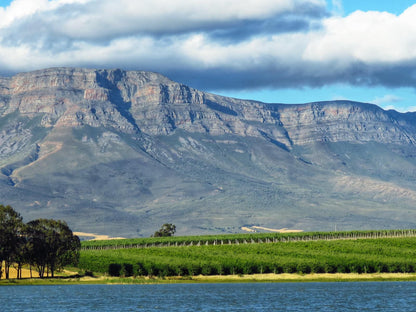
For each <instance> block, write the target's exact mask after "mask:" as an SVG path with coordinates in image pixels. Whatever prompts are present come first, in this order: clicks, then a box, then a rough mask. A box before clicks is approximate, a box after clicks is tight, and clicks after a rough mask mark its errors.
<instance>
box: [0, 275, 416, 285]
mask: <svg viewBox="0 0 416 312" xmlns="http://www.w3.org/2000/svg"><path fill="white" fill-rule="evenodd" d="M383 281H390V282H393V281H416V273H362V274H358V273H312V274H296V273H294V274H289V273H282V274H273V273H271V274H253V275H213V276H203V275H198V276H189V277H180V276H177V277H165V278H163V277H136V278H134V277H109V276H97V277H87V276H85V277H62V276H59V277H56V278H54V279H52V278H44V279H40V278H32V279H30V278H24V279H20V280H18V279H9V280H5V279H2V280H0V286H13V285H88V284H90V285H93V284H97V285H99V284H104V285H106V284H108V285H114V284H125V285H129V284H184V283H188V284H189V283H304V282H383Z"/></svg>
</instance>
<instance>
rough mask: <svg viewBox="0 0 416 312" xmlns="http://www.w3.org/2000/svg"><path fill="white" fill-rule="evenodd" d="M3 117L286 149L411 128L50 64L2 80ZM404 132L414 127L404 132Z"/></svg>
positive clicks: (370, 114)
mask: <svg viewBox="0 0 416 312" xmlns="http://www.w3.org/2000/svg"><path fill="white" fill-rule="evenodd" d="M0 99H1V102H0V103H1V112H2V116H5V115H7V114H10V113H12V112H15V111H18V112H19V113H21V114H24V115H28V116H35V115H36V114H42V115H43V120H42V125H43V126H45V127H50V126H59V127H79V126H83V125H89V126H92V127H99V126H105V127H114V128H115V129H117V130H120V131H123V132H126V133H133V132H134V131H141V132H143V133H147V134H150V135H166V134H170V133H172V132H173V131H175V129H183V130H186V131H191V132H200V133H210V134H213V135H224V134H237V135H241V136H252V137H261V136H265V135H266V136H267V137H269V138H271V139H274V140H277V141H279V142H282V143H283V144H285V145H287V146H290V145H292V144H300V145H301V144H308V143H311V142H316V141H330V142H342V141H354V142H356V141H362V142H368V141H376V142H381V143H387V142H389V143H392V142H393V143H404V144H407V143H414V142H415V138H414V136H413V130H414V127H413V126H412V124H411V123H409V122H407V121H406V120H401V119H400V118H394V117H393V116H391V115H389V113H388V112H385V111H383V110H382V109H380V108H378V107H376V106H374V105H370V104H362V103H353V102H347V101H338V102H330V103H329V102H328V103H311V104H304V105H276V104H264V103H259V102H253V101H243V100H237V99H232V98H225V97H220V96H216V95H213V94H209V93H204V92H200V91H198V90H195V89H192V88H189V87H187V86H184V85H181V84H179V83H176V82H173V81H171V80H169V79H167V78H166V77H164V76H161V75H159V74H155V73H149V72H138V71H136V72H125V71H121V70H92V69H75V68H52V69H47V70H42V71H36V72H30V73H23V74H19V75H16V76H14V77H12V78H10V79H8V78H2V79H1V80H0ZM409 129H410V130H411V131H409Z"/></svg>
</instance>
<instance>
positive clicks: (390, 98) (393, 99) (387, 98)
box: [372, 94, 402, 106]
mask: <svg viewBox="0 0 416 312" xmlns="http://www.w3.org/2000/svg"><path fill="white" fill-rule="evenodd" d="M401 100H402V98H401V97H398V96H396V95H394V94H386V95H384V96H382V97H376V98H375V99H374V100H373V101H372V103H374V104H377V105H379V106H382V105H385V104H391V103H397V102H400V101H401Z"/></svg>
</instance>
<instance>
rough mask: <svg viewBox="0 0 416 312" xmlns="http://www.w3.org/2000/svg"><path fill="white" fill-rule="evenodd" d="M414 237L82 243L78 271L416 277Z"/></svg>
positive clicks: (313, 235) (395, 234)
mask: <svg viewBox="0 0 416 312" xmlns="http://www.w3.org/2000/svg"><path fill="white" fill-rule="evenodd" d="M415 234H416V233H415V231H413V230H408V231H402V230H400V231H399V230H398V231H366V232H335V233H295V234H257V235H253V234H242V235H231V236H228V235H224V236H217V237H211V236H205V237H203V236H200V237H176V238H173V237H172V238H164V239H161V238H158V239H155V238H151V239H150V238H149V239H135V240H126V241H124V242H122V243H120V241H119V242H115V241H111V242H110V241H106V242H83V247H84V249H83V250H82V251H81V257H80V262H79V268H80V269H83V270H85V271H90V272H100V273H107V274H109V275H113V276H120V275H122V276H161V277H163V276H193V275H200V274H202V275H229V274H256V273H260V274H262V273H350V272H351V273H373V272H416V237H411V236H416V235H415ZM376 237H377V238H378V239H374V238H376ZM229 242H232V243H231V244H229ZM245 242H246V243H245ZM261 242H263V243H261ZM267 242H269V243H267ZM273 242H274V243H273ZM283 242H284V243H283ZM122 246H123V247H122ZM131 246H132V247H131ZM138 246H139V248H137V247H138ZM162 246H163V247H164V248H161V247H162ZM127 247H129V248H127ZM144 247H145V248H144ZM87 248H88V249H87Z"/></svg>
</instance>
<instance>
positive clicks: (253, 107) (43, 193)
mask: <svg viewBox="0 0 416 312" xmlns="http://www.w3.org/2000/svg"><path fill="white" fill-rule="evenodd" d="M415 122H416V114H411V113H409V114H400V113H397V112H394V111H384V110H382V109H381V108H379V107H377V106H375V105H371V104H363V103H356V102H349V101H335V102H322V103H309V104H302V105H283V104H265V103H260V102H255V101H245V100H239V99H232V98H226V97H221V96H218V95H214V94H210V93H205V92H201V91H198V90H195V89H192V88H190V87H188V86H185V85H182V84H179V83H176V82H174V81H171V80H169V79H168V78H166V77H164V76H162V75H159V74H156V73H150V72H141V71H122V70H118V69H116V70H93V69H79V68H51V69H46V70H40V71H35V72H29V73H21V74H18V75H16V76H13V77H10V78H0V168H1V172H2V175H0V195H2V197H3V198H4V200H5V201H8V202H10V203H14V204H15V205H16V208H17V209H19V207H23V208H22V209H23V211H24V212H25V213H26V214H27V215H28V216H37V215H38V214H40V215H42V216H45V217H48V213H49V214H52V216H54V215H58V216H60V217H65V218H68V216H70V215H71V213H73V212H74V211H80V212H81V214H84V216H85V217H86V218H87V219H88V220H90V221H91V223H89V224H90V225H85V224H83V223H82V222H80V221H77V220H76V219H75V218H73V217H69V218H70V220H71V222H73V223H74V224H75V225H76V226H78V227H79V228H80V229H81V230H84V231H85V230H86V229H85V228H84V227H88V226H89V227H91V228H95V229H98V228H99V227H101V229H102V230H105V231H115V229H116V228H119V226H118V225H117V222H119V223H123V222H125V223H127V224H130V223H131V222H137V223H138V224H140V227H144V228H143V229H142V230H140V231H139V230H137V229H136V230H137V231H138V233H139V234H143V233H145V234H146V233H147V232H146V231H148V230H149V229H147V228H146V225H145V224H147V226H149V227H150V226H154V227H157V226H158V225H157V224H158V223H163V222H164V221H166V219H169V218H171V217H172V216H174V218H176V219H177V220H178V222H182V225H183V227H184V228H188V229H190V230H191V231H193V232H198V231H197V230H196V229H197V226H196V225H195V223H193V222H191V221H189V220H194V219H195V218H197V219H198V218H199V219H200V218H201V216H202V215H204V217H202V219H203V220H205V221H204V222H205V223H204V222H203V223H204V224H205V225H204V226H203V229H200V231H202V232H203V231H206V232H213V231H214V229H216V228H217V229H222V230H224V229H226V228H227V224H228V226H229V227H230V228H231V229H232V231H235V230H236V229H238V227H239V225H242V224H250V223H253V224H254V223H255V224H261V225H269V226H270V225H273V224H266V223H268V222H269V223H270V220H273V216H280V218H281V220H286V221H284V222H283V221H282V222H281V223H280V225H281V226H283V227H287V225H290V224H292V225H295V226H299V227H302V228H303V229H314V227H316V226H317V224H321V223H320V222H321V221H319V222H318V221H316V220H318V219H320V218H321V219H322V218H323V217H324V216H325V217H327V215H328V212H327V211H326V210H325V209H323V208H322V207H325V206H328V205H330V204H333V205H340V206H341V207H346V206H347V205H349V204H350V202H349V199H348V198H349V196H352V195H351V194H357V192H358V193H359V194H360V195H358V196H356V197H354V196H355V195H353V196H352V197H354V198H355V199H354V202H353V203H354V204H357V203H358V204H357V205H358V206H359V207H361V208H362V209H363V211H367V210H366V209H367V207H368V206H371V205H373V206H375V207H376V208H377V207H379V208H380V207H381V208H380V209H382V210H383V211H389V210H388V209H387V208H386V203H390V201H391V200H393V202H394V201H398V202H400V205H401V207H405V208H403V209H407V208H408V207H409V205H410V204H409V203H411V201H412V200H413V199H414V198H415V197H414V195H415V193H414V192H416V190H413V186H412V185H413V184H412V183H413V182H414V180H416V178H415V176H414V172H416V166H415V164H414V156H415V154H414V152H415V148H414V145H415V142H416V126H415V125H416V123H415ZM376 150H377V151H378V152H377V154H374V151H376ZM360 159H361V161H360ZM392 161H394V162H395V163H393V164H392ZM387 164H388V165H387ZM362 175H364V176H365V178H362V177H361V176H362ZM398 177H402V178H403V179H402V180H401V178H398ZM391 180H394V181H391ZM323 181H324V182H323ZM354 181H355V182H354ZM358 181H361V182H358ZM362 181H367V185H371V191H369V192H365V187H363V183H362ZM305 183H306V184H305ZM360 183H361V184H360ZM386 183H389V184H386ZM305 185H308V186H307V187H306V186H305ZM359 185H361V186H359ZM386 189H388V191H386ZM115 190H118V192H116V191H115ZM357 190H359V191H357ZM377 190H379V191H380V190H384V191H380V192H381V193H382V194H381V195H380V193H377V192H378V191H377ZM395 190H396V191H395ZM395 193H396V194H402V195H400V196H398V197H397V198H395V196H394V195H393V194H395ZM249 194H251V196H249ZM325 194H326V195H325ZM383 194H384V195H383ZM386 194H388V195H386ZM403 194H404V195H403ZM386 196H387V197H388V198H387V197H386ZM316 198H320V200H315V199H316ZM374 198H377V200H376V202H377V204H374V202H373V201H374ZM312 199H314V200H315V201H316V202H315V203H313V201H314V200H312ZM137 200H139V201H140V204H137ZM312 203H313V205H312ZM224 205H225V206H229V207H227V208H224V211H222V210H221V209H219V207H221V206H224ZM302 205H306V208H305V209H306V210H305V209H301V208H300V207H302ZM314 205H315V206H314ZM377 205H379V206H377ZM393 206H394V205H393V204H392V207H393ZM71 207H72V208H71ZM172 207H173V208H172ZM195 207H196V208H195ZM254 207H259V208H258V209H257V210H258V211H257V210H256V209H255V208H254ZM289 207H298V208H294V209H292V210H290V208H289ZM314 207H319V208H314ZM331 207H332V206H331ZM195 209H196V210H195ZM310 209H312V210H310ZM322 209H323V210H322ZM337 209H338V208H337ZM337 209H335V210H336V211H337V213H340V211H339V209H338V210H337ZM357 209H358V208H357ZM386 209H387V210H386ZM230 210H231V211H233V212H231V213H230ZM317 210H318V211H321V212H320V214H317V213H315V212H313V213H310V212H308V211H317ZM324 210H325V211H326V212H325V211H324ZM294 211H298V213H295V212H294ZM305 213H306V216H308V215H310V214H311V215H313V219H314V220H315V221H313V222H311V224H312V225H305V223H302V222H306V221H302V222H301V221H299V220H305V219H304V218H307V217H306V216H305ZM337 213H335V216H333V217H331V218H332V219H331V220H337V219H336V218H339V215H337ZM318 215H319V217H318ZM329 215H331V213H329ZM353 215H354V214H353ZM356 215H358V216H362V217H356V218H355V219H354V218H353V219H354V220H355V221H351V222H352V223H354V222H356V223H354V224H361V223H362V222H363V221H362V220H365V219H366V218H368V217H369V215H372V214H371V213H370V214H365V213H364V214H362V213H361V212H359V213H358V212H357V213H356ZM381 215H382V214H381ZM179 216H180V217H179ZM377 216H380V213H378V214H377ZM385 216H386V217H388V218H391V217H392V216H394V213H393V212H385ZM142 217H143V218H147V220H152V222H153V223H152V222H142V223H140V222H141V221H139V219H140V218H142ZM163 218H166V219H163ZM311 218H312V217H311ZM87 219H85V220H87ZM118 219H120V220H119V221H117V220H118ZM162 219H163V220H162ZM399 219H400V218H399ZM94 220H95V221H94ZM187 220H188V221H187ZM215 220H221V221H215ZM296 220H298V221H296ZM357 220H358V221H357ZM383 220H384V219H383ZM129 222H130V223H129ZM178 222H177V223H178ZM188 222H189V224H190V225H187V224H188ZM276 222H277V221H276ZM279 222H280V221H279ZM285 222H286V223H285ZM331 222H332V221H331ZM348 222H350V221H348ZM360 222H361V223H360ZM380 222H384V221H380ZM397 222H399V221H397ZM403 222H404V221H403ZM399 223H400V222H399ZM94 224H99V225H94ZM109 224H115V225H114V229H113V227H112V226H109ZM365 224H366V223H365V222H364V225H360V226H357V227H365V226H366V225H365ZM376 224H379V223H376ZM130 225H131V224H130ZM276 226H277V225H276ZM81 227H83V228H81ZM126 231H127V230H126ZM128 231H129V232H128V235H130V236H132V235H133V236H134V235H135V233H132V232H131V229H130V230H128ZM133 232H134V231H133ZM117 234H119V233H117Z"/></svg>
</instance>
